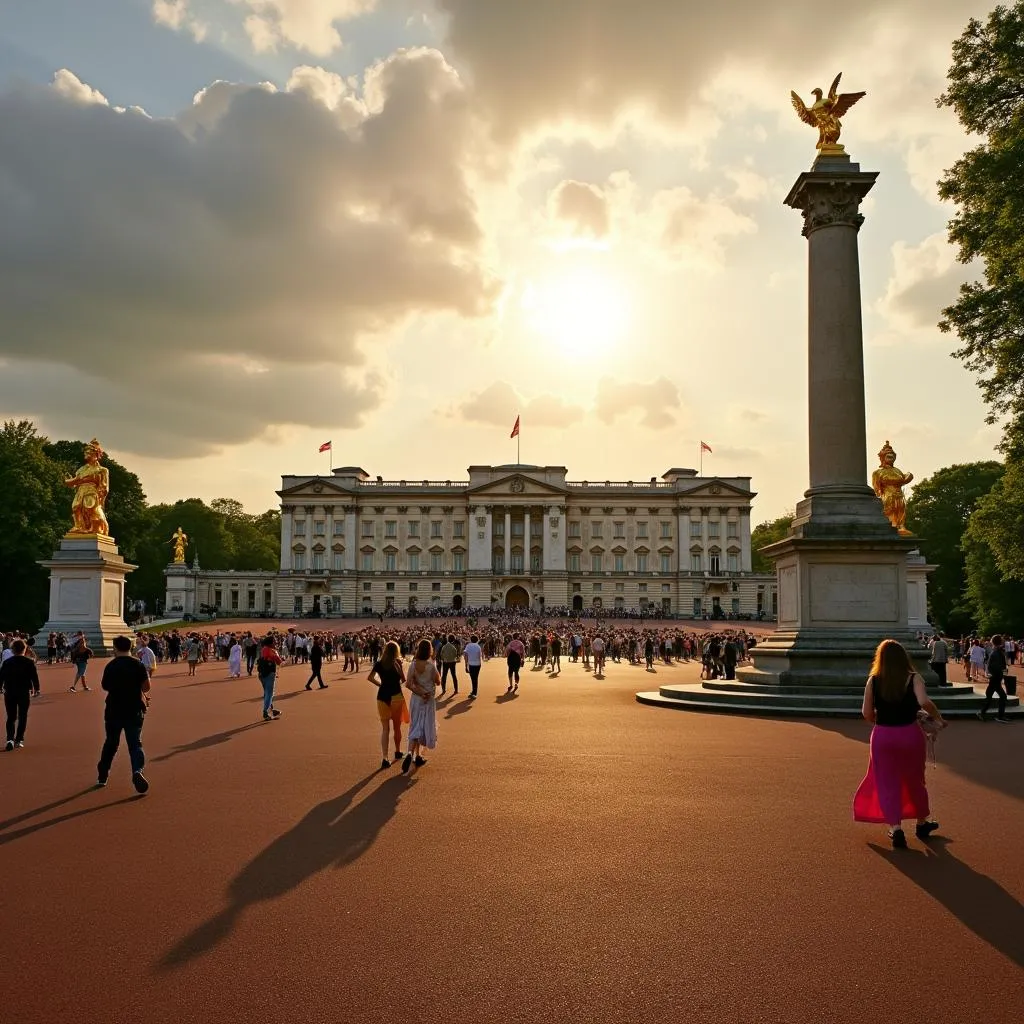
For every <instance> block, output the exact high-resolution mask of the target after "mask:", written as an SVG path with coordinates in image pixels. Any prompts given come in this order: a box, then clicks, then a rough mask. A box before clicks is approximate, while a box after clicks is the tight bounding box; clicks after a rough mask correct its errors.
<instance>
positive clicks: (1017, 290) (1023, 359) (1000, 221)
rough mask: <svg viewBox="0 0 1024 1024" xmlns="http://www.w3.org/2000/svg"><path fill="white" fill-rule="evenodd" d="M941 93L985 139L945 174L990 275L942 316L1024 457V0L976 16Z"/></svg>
mask: <svg viewBox="0 0 1024 1024" xmlns="http://www.w3.org/2000/svg"><path fill="white" fill-rule="evenodd" d="M938 103H939V105H940V106H945V107H952V108H953V110H954V111H955V112H956V115H957V117H958V118H959V119H960V123H961V124H962V125H963V126H964V128H966V129H967V131H969V132H971V133H972V134H976V135H980V136H982V137H983V139H984V141H983V142H982V143H981V144H980V145H978V146H976V147H975V148H974V149H972V150H970V151H969V152H968V153H965V154H964V155H963V156H962V157H961V158H960V159H959V160H957V162H956V163H955V164H954V165H953V166H952V167H951V168H950V169H949V170H948V171H946V173H945V176H944V177H943V178H942V179H941V181H940V182H939V195H940V197H941V198H942V199H946V200H951V201H952V202H954V203H955V204H956V206H957V211H956V213H955V215H954V216H953V219H952V220H951V221H950V223H949V240H950V242H951V243H952V244H953V245H955V246H957V248H958V258H959V259H960V261H961V262H962V263H971V262H973V261H976V260H980V261H981V263H982V265H983V267H984V282H980V281H975V282H973V283H971V284H966V285H963V286H962V287H961V289H960V297H959V299H958V300H957V301H956V303H955V304H954V305H952V306H950V307H948V308H947V309H945V310H943V315H942V321H941V322H940V324H939V326H940V328H941V329H942V330H943V331H953V332H955V333H956V334H957V336H958V337H959V340H960V348H959V349H957V351H956V352H955V353H954V355H955V356H957V357H958V358H959V359H961V360H963V362H964V364H965V365H966V366H967V368H968V369H969V370H971V371H972V372H974V373H975V374H977V375H978V384H979V387H980V388H981V390H982V394H983V395H984V397H985V401H986V403H987V404H988V407H989V417H988V419H989V422H996V420H1001V421H1003V422H1005V432H1004V438H1003V448H1004V450H1005V451H1006V452H1007V454H1008V455H1011V456H1015V457H1024V275H1022V274H1021V267H1024V0H1019V2H1018V3H1015V4H1014V5H1013V6H1012V7H1006V6H999V7H996V9H995V10H994V11H993V12H992V13H991V14H990V15H989V17H988V20H987V21H986V22H984V23H982V22H981V21H978V20H977V19H973V18H972V19H971V21H970V22H969V23H968V25H967V28H966V29H965V31H964V33H963V35H962V36H961V37H960V38H959V39H958V40H956V41H955V42H954V43H953V64H952V67H950V69H949V85H948V88H947V89H946V91H945V92H944V93H943V94H942V96H940V97H939V100H938Z"/></svg>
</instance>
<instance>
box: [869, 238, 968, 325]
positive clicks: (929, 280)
mask: <svg viewBox="0 0 1024 1024" xmlns="http://www.w3.org/2000/svg"><path fill="white" fill-rule="evenodd" d="M892 263H893V269H892V275H891V276H890V278H889V283H888V285H887V286H886V291H885V295H884V296H883V297H882V299H881V300H880V302H879V310H880V312H881V313H882V314H883V315H884V316H885V317H886V318H887V320H888V321H889V322H890V324H891V325H892V326H893V328H895V329H897V330H903V331H915V330H922V329H923V330H934V329H935V327H936V325H937V324H938V322H939V320H940V319H941V317H942V310H943V309H944V308H945V307H946V306H949V305H951V304H952V303H953V302H955V301H956V298H957V294H958V292H959V288H960V285H961V284H964V283H966V282H968V281H972V280H975V279H977V278H978V276H979V273H980V271H979V270H975V269H972V268H971V267H969V266H964V265H963V264H962V263H958V262H957V259H956V252H955V250H954V249H953V247H952V246H951V245H950V244H949V242H947V241H946V235H945V233H944V232H938V233H936V234H934V235H930V236H929V237H928V238H926V239H924V241H922V242H921V243H920V244H919V245H910V244H908V243H907V242H902V241H901V242H896V243H895V244H894V245H893V247H892Z"/></svg>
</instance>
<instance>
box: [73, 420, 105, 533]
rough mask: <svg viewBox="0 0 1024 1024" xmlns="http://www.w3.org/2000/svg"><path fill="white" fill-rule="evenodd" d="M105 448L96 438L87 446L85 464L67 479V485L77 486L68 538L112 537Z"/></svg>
mask: <svg viewBox="0 0 1024 1024" xmlns="http://www.w3.org/2000/svg"><path fill="white" fill-rule="evenodd" d="M102 458H103V448H102V447H101V446H100V443H99V441H97V440H96V438H95V437H94V438H93V439H92V440H91V441H90V442H89V443H88V444H87V445H86V446H85V465H84V466H82V467H81V469H79V470H78V472H77V473H76V474H75V475H74V476H72V477H69V478H68V479H67V480H65V481H64V486H65V487H74V489H75V496H74V498H73V499H72V500H71V517H72V519H73V520H74V526H72V528H71V529H70V530H68V532H67V536H68V537H96V536H100V537H109V536H110V526H109V524H108V523H107V516H106V513H105V512H104V511H103V508H104V506H105V505H106V503H107V495H108V494H109V493H110V471H109V470H108V469H107V468H106V466H101V465H100V459H102Z"/></svg>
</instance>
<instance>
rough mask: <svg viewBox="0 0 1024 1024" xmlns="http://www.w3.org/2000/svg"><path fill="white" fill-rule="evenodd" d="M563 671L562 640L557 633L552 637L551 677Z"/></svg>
mask: <svg viewBox="0 0 1024 1024" xmlns="http://www.w3.org/2000/svg"><path fill="white" fill-rule="evenodd" d="M561 671H562V638H561V637H560V636H559V635H558V634H557V633H552V635H551V677H552V679H553V678H554V677H555V676H557V675H559V674H560V673H561Z"/></svg>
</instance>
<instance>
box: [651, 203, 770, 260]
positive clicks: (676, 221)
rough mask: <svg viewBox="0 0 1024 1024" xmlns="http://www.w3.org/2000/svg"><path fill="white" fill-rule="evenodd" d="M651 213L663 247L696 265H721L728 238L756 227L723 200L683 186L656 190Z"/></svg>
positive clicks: (749, 218) (750, 219)
mask: <svg viewBox="0 0 1024 1024" xmlns="http://www.w3.org/2000/svg"><path fill="white" fill-rule="evenodd" d="M651 214H652V216H653V218H654V220H655V223H656V224H658V226H659V233H660V237H661V242H662V245H663V246H664V248H665V249H666V250H667V251H668V252H670V253H672V254H674V255H676V256H677V257H679V258H680V259H683V260H685V261H686V262H688V263H691V264H693V265H696V266H699V265H704V266H708V265H710V266H720V265H721V264H722V260H723V257H724V255H725V243H726V242H727V241H728V240H729V239H732V238H736V237H738V236H740V235H749V234H754V233H755V232H756V231H757V222H756V221H754V220H753V219H752V218H751V217H748V216H747V215H746V214H743V213H739V212H738V211H737V210H735V209H733V207H732V206H731V205H729V203H728V202H727V201H726V200H724V199H722V198H719V197H717V196H714V195H712V196H709V197H707V198H702V197H700V196H697V195H695V194H694V193H693V192H691V191H690V189H688V188H686V187H685V186H680V187H679V188H672V189H664V190H662V191H661V192H658V193H657V194H656V195H655V196H654V198H653V199H652V201H651Z"/></svg>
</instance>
